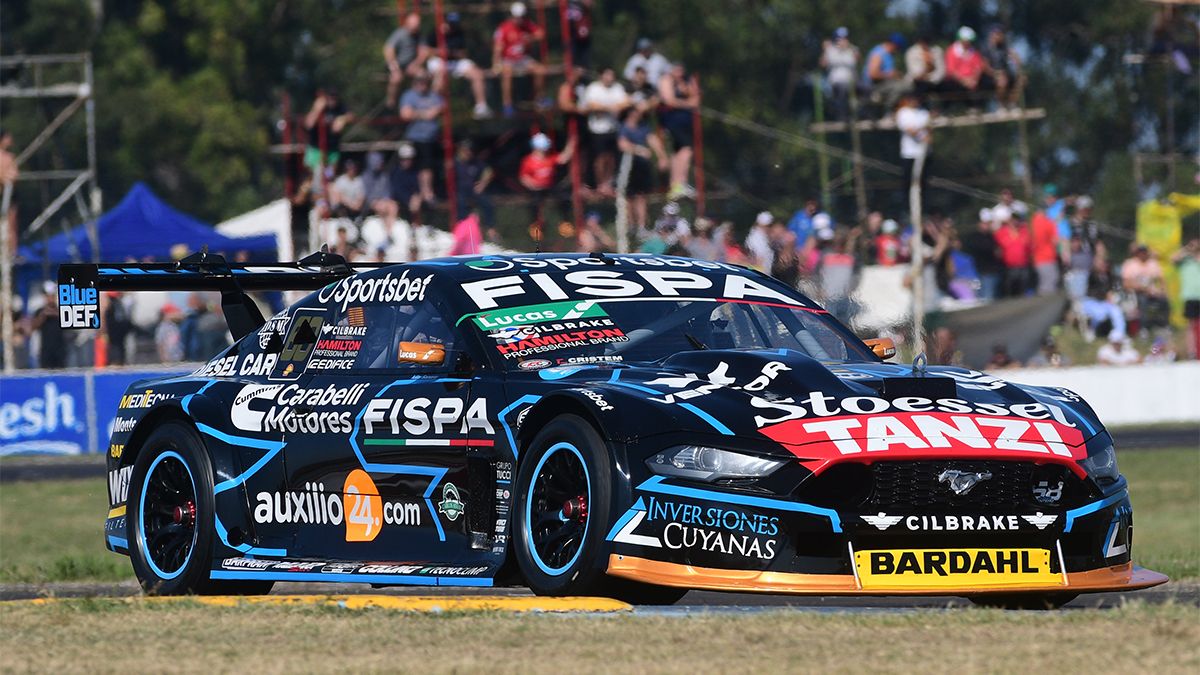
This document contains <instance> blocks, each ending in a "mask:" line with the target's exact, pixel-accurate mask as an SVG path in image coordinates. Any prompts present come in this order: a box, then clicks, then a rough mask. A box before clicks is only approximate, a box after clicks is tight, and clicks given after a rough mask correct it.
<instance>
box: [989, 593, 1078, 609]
mask: <svg viewBox="0 0 1200 675" xmlns="http://www.w3.org/2000/svg"><path fill="white" fill-rule="evenodd" d="M1077 597H1079V594H1078V593H989V594H987V595H969V596H967V600H970V601H971V603H972V604H974V605H978V606H979V607H990V608H992V609H1031V610H1040V611H1045V610H1051V609H1059V608H1061V607H1062V606H1063V605H1065V604H1067V603H1068V602H1071V601H1072V600H1074V599H1075V598H1077Z"/></svg>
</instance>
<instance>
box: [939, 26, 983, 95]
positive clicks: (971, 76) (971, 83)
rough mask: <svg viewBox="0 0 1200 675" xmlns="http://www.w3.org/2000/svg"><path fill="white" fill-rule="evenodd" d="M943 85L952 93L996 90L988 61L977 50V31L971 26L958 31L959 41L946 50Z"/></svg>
mask: <svg viewBox="0 0 1200 675" xmlns="http://www.w3.org/2000/svg"><path fill="white" fill-rule="evenodd" d="M942 85H943V87H944V88H946V89H948V90H951V91H953V90H955V89H957V90H959V91H967V92H976V91H990V90H993V89H995V88H996V84H995V81H994V80H993V79H992V75H991V73H990V72H989V69H988V65H987V60H985V59H984V58H983V54H980V53H979V50H978V49H976V48H975V31H974V30H972V29H971V28H970V27H969V26H963V27H962V28H959V29H958V40H956V41H955V43H954V44H952V45H950V48H949V49H947V50H946V79H945V80H944V81H943V82H942Z"/></svg>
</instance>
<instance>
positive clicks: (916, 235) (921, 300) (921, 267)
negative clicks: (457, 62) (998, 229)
mask: <svg viewBox="0 0 1200 675" xmlns="http://www.w3.org/2000/svg"><path fill="white" fill-rule="evenodd" d="M924 171H925V155H924V154H922V155H920V156H919V157H917V158H916V159H915V160H914V161H913V170H912V180H911V181H910V182H909V184H908V217H909V219H911V220H912V227H913V235H912V275H913V277H912V279H913V281H912V294H913V304H912V332H913V353H914V355H916V354H924V353H925V241H924V239H923V237H924V234H925V228H924V227H923V223H922V218H921V174H922V173H923V172H924Z"/></svg>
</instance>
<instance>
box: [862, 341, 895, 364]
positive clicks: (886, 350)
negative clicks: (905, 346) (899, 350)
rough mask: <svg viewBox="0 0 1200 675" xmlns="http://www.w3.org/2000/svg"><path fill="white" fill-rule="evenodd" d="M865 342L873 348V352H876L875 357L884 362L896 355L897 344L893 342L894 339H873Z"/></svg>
mask: <svg viewBox="0 0 1200 675" xmlns="http://www.w3.org/2000/svg"><path fill="white" fill-rule="evenodd" d="M863 342H864V343H866V345H867V346H868V347H870V348H871V351H873V352H875V356H878V357H879V358H881V359H883V360H884V361H887V360H888V359H890V358H892V357H893V356H895V355H896V343H895V342H893V341H892V338H873V339H870V340H863Z"/></svg>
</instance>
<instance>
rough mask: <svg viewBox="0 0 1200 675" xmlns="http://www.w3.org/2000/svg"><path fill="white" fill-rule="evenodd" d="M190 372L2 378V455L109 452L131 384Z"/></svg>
mask: <svg viewBox="0 0 1200 675" xmlns="http://www.w3.org/2000/svg"><path fill="white" fill-rule="evenodd" d="M189 372H191V369H189V368H186V366H184V367H172V368H167V369H146V368H111V369H105V370H101V371H93V370H90V369H87V370H85V369H75V370H38V371H28V372H23V373H19V374H15V375H6V376H3V377H0V456H5V455H27V454H40V455H81V454H92V453H98V452H104V451H105V450H107V444H108V438H109V432H110V431H111V430H112V424H113V419H115V418H116V416H117V406H118V405H119V404H120V402H121V395H122V394H124V393H125V389H126V388H127V387H128V386H129V385H130V384H132V383H134V382H136V381H138V380H144V379H147V378H160V377H169V376H172V375H182V374H185V373H189Z"/></svg>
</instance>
